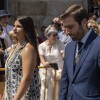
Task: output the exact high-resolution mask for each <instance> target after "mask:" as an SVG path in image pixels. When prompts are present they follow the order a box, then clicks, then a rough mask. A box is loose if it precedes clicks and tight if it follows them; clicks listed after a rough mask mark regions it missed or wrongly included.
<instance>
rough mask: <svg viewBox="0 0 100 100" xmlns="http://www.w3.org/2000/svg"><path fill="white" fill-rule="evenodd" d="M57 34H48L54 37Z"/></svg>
mask: <svg viewBox="0 0 100 100" xmlns="http://www.w3.org/2000/svg"><path fill="white" fill-rule="evenodd" d="M57 35H58V34H51V35H50V36H53V37H56V36H57Z"/></svg>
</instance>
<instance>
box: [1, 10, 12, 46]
mask: <svg viewBox="0 0 100 100" xmlns="http://www.w3.org/2000/svg"><path fill="white" fill-rule="evenodd" d="M11 16H12V15H10V14H8V12H7V11H6V10H5V9H3V10H0V24H1V25H2V27H3V34H2V35H1V36H0V37H1V38H5V39H6V41H7V43H8V47H10V46H11V45H12V41H11V40H10V38H9V35H8V33H9V32H10V31H11V30H12V29H13V26H11V25H9V24H8V23H9V18H11Z"/></svg>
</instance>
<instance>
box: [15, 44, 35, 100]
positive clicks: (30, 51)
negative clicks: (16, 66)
mask: <svg viewBox="0 0 100 100" xmlns="http://www.w3.org/2000/svg"><path fill="white" fill-rule="evenodd" d="M21 57H22V76H23V77H22V79H21V82H20V85H19V87H18V90H17V93H16V95H15V97H14V100H20V99H21V98H22V97H23V96H24V95H25V93H26V91H27V89H28V87H29V84H30V82H31V80H32V77H33V73H34V68H35V66H36V58H37V55H36V51H35V50H34V48H33V47H32V46H31V45H27V47H25V48H24V50H23V51H22V54H21Z"/></svg>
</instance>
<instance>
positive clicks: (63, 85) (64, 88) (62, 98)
mask: <svg viewBox="0 0 100 100" xmlns="http://www.w3.org/2000/svg"><path fill="white" fill-rule="evenodd" d="M64 60H65V59H64ZM67 92H68V76H67V70H66V62H65V61H64V67H63V71H62V77H61V82H60V95H59V100H66V99H67Z"/></svg>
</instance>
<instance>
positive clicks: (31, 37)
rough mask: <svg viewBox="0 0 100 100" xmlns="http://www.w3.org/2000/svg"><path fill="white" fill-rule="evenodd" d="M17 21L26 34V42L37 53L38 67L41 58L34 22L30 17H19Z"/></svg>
mask: <svg viewBox="0 0 100 100" xmlns="http://www.w3.org/2000/svg"><path fill="white" fill-rule="evenodd" d="M17 21H19V22H20V23H21V24H22V26H23V29H24V30H25V32H26V40H27V41H28V42H30V43H31V44H32V45H33V46H34V48H35V50H36V52H37V66H38V65H39V64H40V58H39V53H38V46H37V37H36V33H35V27H34V22H33V20H32V18H31V17H28V16H23V17H18V18H17Z"/></svg>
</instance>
